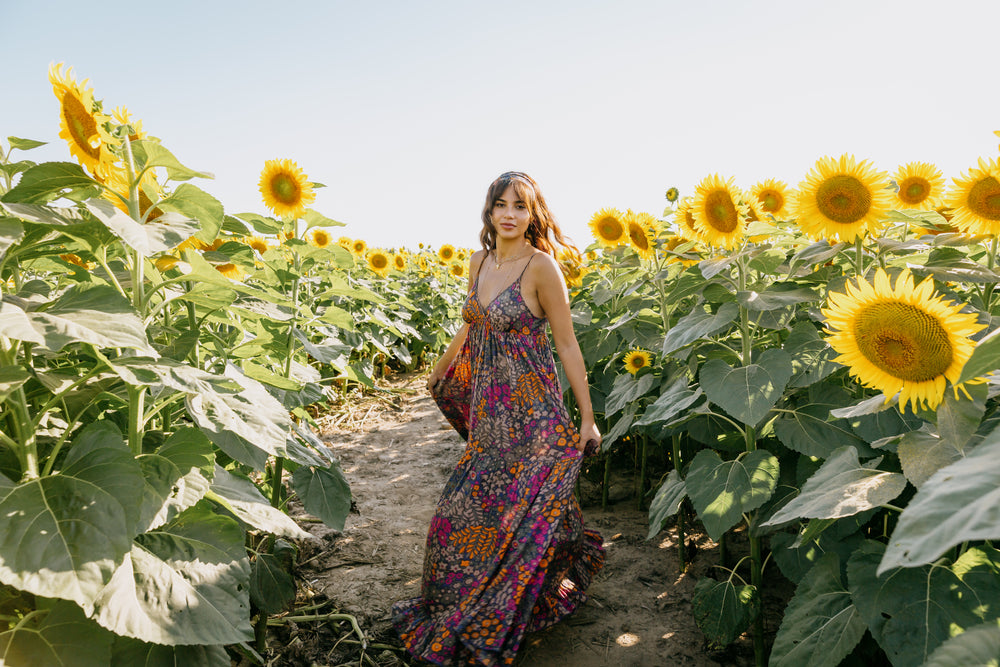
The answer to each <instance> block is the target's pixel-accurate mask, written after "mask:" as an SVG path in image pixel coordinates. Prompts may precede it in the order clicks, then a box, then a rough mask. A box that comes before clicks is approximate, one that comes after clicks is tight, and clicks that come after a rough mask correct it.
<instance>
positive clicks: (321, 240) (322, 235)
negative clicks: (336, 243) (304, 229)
mask: <svg viewBox="0 0 1000 667" xmlns="http://www.w3.org/2000/svg"><path fill="white" fill-rule="evenodd" d="M308 242H309V244H310V245H314V246H316V247H317V248H326V247H327V246H329V245H330V244H331V243H333V236H332V235H331V234H330V232H328V231H326V230H325V229H320V228H318V227H317V228H316V229H313V230H312V233H310V234H309V239H308Z"/></svg>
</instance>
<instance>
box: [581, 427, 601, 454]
mask: <svg viewBox="0 0 1000 667" xmlns="http://www.w3.org/2000/svg"><path fill="white" fill-rule="evenodd" d="M591 440H593V441H594V442H595V443H596V444H595V445H594V446H593V453H597V452H599V451H601V432H600V431H598V430H597V425H596V424H595V423H594V422H592V421H585V422H583V423H582V424H580V442H578V443H577V445H576V448H577V449H579V450H580V451H581V452H584V453H587V443H588V442H590V441H591Z"/></svg>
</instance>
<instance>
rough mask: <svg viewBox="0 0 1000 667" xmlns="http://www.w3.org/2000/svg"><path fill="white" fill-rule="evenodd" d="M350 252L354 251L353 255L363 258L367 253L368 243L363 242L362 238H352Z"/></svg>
mask: <svg viewBox="0 0 1000 667" xmlns="http://www.w3.org/2000/svg"><path fill="white" fill-rule="evenodd" d="M351 252H353V253H354V256H355V257H358V258H363V257H365V256H366V255H367V254H368V244H367V243H365V241H364V239H354V241H353V242H352V243H351Z"/></svg>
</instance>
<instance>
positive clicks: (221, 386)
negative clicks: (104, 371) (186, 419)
mask: <svg viewBox="0 0 1000 667" xmlns="http://www.w3.org/2000/svg"><path fill="white" fill-rule="evenodd" d="M110 365H111V369H112V370H113V371H114V372H115V374H117V375H118V377H120V378H121V379H122V380H124V381H125V382H127V383H129V384H130V385H133V386H136V387H138V386H141V385H147V386H163V387H168V388H170V389H173V390H174V391H180V392H184V393H187V394H202V393H207V392H220V393H234V392H236V391H239V389H240V385H239V384H237V383H236V382H234V381H233V380H232V379H230V378H227V377H225V376H222V375H215V374H214V373H209V372H208V371H203V370H201V369H200V368H195V367H194V366H191V365H189V364H185V363H182V362H180V361H174V360H173V359H152V358H150V357H120V358H118V359H114V360H111V361H110Z"/></svg>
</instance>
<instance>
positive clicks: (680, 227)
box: [674, 197, 704, 241]
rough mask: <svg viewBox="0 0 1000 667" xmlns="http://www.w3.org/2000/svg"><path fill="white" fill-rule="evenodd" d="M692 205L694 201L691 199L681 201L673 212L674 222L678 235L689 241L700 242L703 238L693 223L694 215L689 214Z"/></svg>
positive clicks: (686, 198)
mask: <svg viewBox="0 0 1000 667" xmlns="http://www.w3.org/2000/svg"><path fill="white" fill-rule="evenodd" d="M693 205H694V200H693V199H692V198H691V197H685V198H684V199H682V200H681V202H680V203H679V204H678V205H677V210H676V211H675V212H674V222H675V223H676V224H677V233H678V234H680V235H681V236H683V237H684V238H686V239H688V240H689V241H702V240H704V237H703V236H702V234H701V231H700V230H699V229H698V226H697V225H696V224H695V223H694V215H693V214H692V213H691V207H692V206H693Z"/></svg>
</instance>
